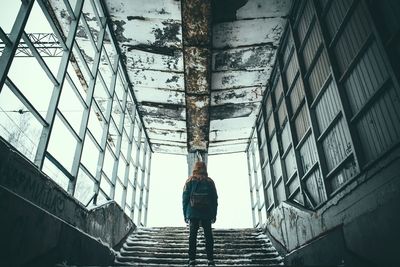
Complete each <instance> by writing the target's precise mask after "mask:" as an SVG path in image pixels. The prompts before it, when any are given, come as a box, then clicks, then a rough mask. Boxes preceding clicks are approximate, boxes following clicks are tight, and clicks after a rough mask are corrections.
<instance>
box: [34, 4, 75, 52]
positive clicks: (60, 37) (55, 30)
mask: <svg viewBox="0 0 400 267" xmlns="http://www.w3.org/2000/svg"><path fill="white" fill-rule="evenodd" d="M37 2H38V4H39V6H40V8H41V9H42V12H43V14H44V15H45V17H46V19H47V21H48V23H49V24H50V27H51V28H52V30H53V33H54V34H55V35H56V37H57V39H58V41H59V44H60V45H61V47H62V49H63V50H64V51H65V50H68V47H67V46H66V44H65V37H64V36H63V35H64V34H61V33H60V31H59V30H58V28H57V27H56V25H55V24H54V22H53V19H52V15H51V14H50V13H49V11H48V9H47V6H46V4H45V3H44V0H38V1H37Z"/></svg>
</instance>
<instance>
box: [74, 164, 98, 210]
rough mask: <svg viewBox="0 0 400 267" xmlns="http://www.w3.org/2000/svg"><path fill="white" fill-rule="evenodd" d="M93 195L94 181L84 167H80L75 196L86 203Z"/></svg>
mask: <svg viewBox="0 0 400 267" xmlns="http://www.w3.org/2000/svg"><path fill="white" fill-rule="evenodd" d="M93 195H94V181H93V180H92V179H91V178H90V177H89V176H88V175H87V174H86V173H85V172H84V171H83V170H82V169H79V173H78V177H77V180H76V187H75V193H74V197H75V198H76V199H78V200H79V201H80V202H81V203H82V204H83V205H86V204H87V203H88V202H89V200H90V199H91V198H92V197H93Z"/></svg>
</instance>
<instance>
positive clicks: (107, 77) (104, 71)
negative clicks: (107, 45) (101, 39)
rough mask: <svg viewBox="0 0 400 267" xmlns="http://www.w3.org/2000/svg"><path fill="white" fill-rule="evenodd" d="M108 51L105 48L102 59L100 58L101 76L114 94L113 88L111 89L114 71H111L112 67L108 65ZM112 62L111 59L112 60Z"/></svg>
mask: <svg viewBox="0 0 400 267" xmlns="http://www.w3.org/2000/svg"><path fill="white" fill-rule="evenodd" d="M106 53H107V52H106V50H105V49H104V48H103V50H102V51H101V57H100V63H99V71H100V73H101V76H102V77H103V79H104V82H105V84H106V86H107V89H108V91H109V92H110V93H112V90H113V88H111V82H112V78H113V74H114V72H113V70H112V69H111V66H110V65H109V63H108V58H109V57H108V54H106ZM110 60H111V59H110Z"/></svg>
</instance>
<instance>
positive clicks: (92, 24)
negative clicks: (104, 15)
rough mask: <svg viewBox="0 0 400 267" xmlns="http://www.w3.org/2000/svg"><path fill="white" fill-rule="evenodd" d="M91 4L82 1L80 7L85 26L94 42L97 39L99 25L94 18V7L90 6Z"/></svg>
mask: <svg viewBox="0 0 400 267" xmlns="http://www.w3.org/2000/svg"><path fill="white" fill-rule="evenodd" d="M93 2H94V1H93ZM93 2H92V1H84V4H83V7H82V15H83V16H84V17H85V19H86V21H87V24H88V25H89V30H90V33H91V35H92V36H93V39H94V41H95V42H96V41H97V39H98V35H99V31H100V26H101V24H100V22H99V21H98V19H97V17H96V13H95V12H94V10H95V7H93V6H92V3H93Z"/></svg>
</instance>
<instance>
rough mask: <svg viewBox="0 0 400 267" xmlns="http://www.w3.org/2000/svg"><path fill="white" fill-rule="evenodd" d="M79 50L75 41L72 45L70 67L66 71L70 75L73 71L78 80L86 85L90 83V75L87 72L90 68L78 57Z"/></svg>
mask: <svg viewBox="0 0 400 267" xmlns="http://www.w3.org/2000/svg"><path fill="white" fill-rule="evenodd" d="M79 50H80V47H79V46H78V44H77V43H76V42H75V43H74V47H73V54H72V56H71V59H70V62H71V67H69V69H68V72H69V74H70V75H71V77H72V76H73V73H75V75H76V76H77V78H78V79H79V80H80V83H81V84H85V85H86V86H88V85H89V84H90V81H91V77H92V76H91V74H90V72H89V71H90V70H89V69H88V68H87V67H86V65H85V64H84V62H82V61H81V59H80V56H79V55H80V54H79V52H78V51H79ZM75 83H76V82H75Z"/></svg>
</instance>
